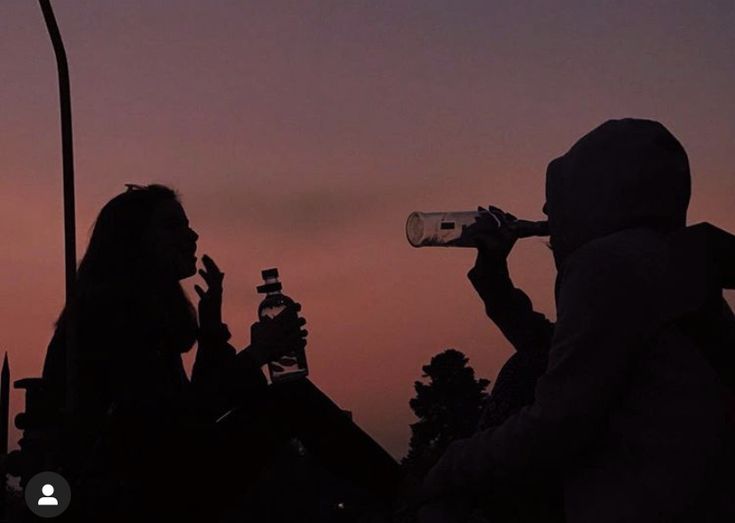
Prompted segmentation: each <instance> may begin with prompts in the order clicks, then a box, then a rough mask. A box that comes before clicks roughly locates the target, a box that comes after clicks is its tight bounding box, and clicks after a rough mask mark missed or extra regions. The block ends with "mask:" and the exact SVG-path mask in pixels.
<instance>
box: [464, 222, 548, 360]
mask: <svg viewBox="0 0 735 523" xmlns="http://www.w3.org/2000/svg"><path fill="white" fill-rule="evenodd" d="M478 210H479V211H480V218H478V220H477V223H476V224H475V225H473V226H472V227H471V228H470V229H468V230H467V231H466V233H467V234H468V235H471V236H472V238H473V240H474V242H475V244H476V245H477V259H476V261H475V266H474V267H473V268H472V269H471V270H470V271H469V272H468V273H467V277H468V278H469V280H470V282H471V283H472V286H473V287H474V289H475V291H476V292H477V294H478V295H479V296H480V298H481V299H482V301H483V304H484V305H485V312H486V314H487V315H488V317H489V318H490V319H491V320H492V321H493V322H494V323H495V324H496V325H497V326H498V328H499V329H500V331H501V332H502V333H503V335H504V336H505V337H506V338H507V339H508V341H509V342H510V343H511V345H513V347H514V348H515V350H516V351H518V352H548V349H549V345H550V343H551V336H552V335H553V331H554V324H553V323H551V322H550V321H549V320H548V319H546V317H545V316H544V315H543V314H541V313H539V312H536V311H534V310H533V306H532V304H531V300H530V299H529V298H528V296H526V294H525V293H524V292H523V291H522V290H520V289H517V288H516V287H515V286H514V285H513V282H512V281H511V278H510V272H509V271H508V262H507V258H508V255H509V254H510V251H511V250H512V248H513V246H514V245H515V242H516V239H517V236H516V235H515V233H514V232H513V230H512V229H511V228H509V227H508V224H509V223H510V222H511V221H512V220H514V219H515V218H514V217H513V215H511V214H508V213H505V212H503V211H501V210H500V209H498V208H495V207H489V208H488V210H487V211H485V210H484V209H482V208H480V209H478Z"/></svg>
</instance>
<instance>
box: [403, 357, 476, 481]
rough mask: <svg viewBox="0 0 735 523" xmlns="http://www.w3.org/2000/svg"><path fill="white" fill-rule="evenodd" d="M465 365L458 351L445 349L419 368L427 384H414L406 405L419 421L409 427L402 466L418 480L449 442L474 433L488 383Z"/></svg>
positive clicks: (465, 360)
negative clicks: (414, 395)
mask: <svg viewBox="0 0 735 523" xmlns="http://www.w3.org/2000/svg"><path fill="white" fill-rule="evenodd" d="M468 362H469V359H468V358H467V357H466V356H465V355H464V354H463V353H461V352H460V351H458V350H455V349H447V350H445V351H444V352H442V353H440V354H437V355H436V356H434V357H433V358H431V362H430V363H429V364H428V365H425V366H423V367H422V370H423V378H428V382H422V381H417V382H416V383H415V384H414V388H415V389H416V397H415V398H413V399H412V400H411V401H410V403H409V405H410V406H411V409H412V410H413V412H414V413H415V414H416V417H417V418H419V420H418V421H417V422H416V423H413V424H412V425H411V443H410V447H409V450H408V454H407V455H406V457H405V458H403V465H404V466H405V467H407V468H408V469H409V471H410V472H411V473H413V474H415V475H417V476H419V477H421V476H423V475H424V474H425V473H426V472H427V471H428V470H429V469H430V468H431V467H432V465H434V463H436V461H437V460H438V459H439V458H440V457H441V455H442V454H443V453H444V451H445V450H446V448H447V446H449V444H450V443H451V442H452V441H454V440H456V439H459V438H466V437H468V436H470V435H472V433H473V432H474V431H475V428H476V426H477V421H478V418H479V416H480V411H481V409H482V405H483V402H484V400H485V398H486V397H487V393H486V392H485V389H486V388H487V386H488V385H489V384H490V381H489V380H486V379H482V378H480V379H475V371H474V370H473V369H472V367H470V366H469V365H468Z"/></svg>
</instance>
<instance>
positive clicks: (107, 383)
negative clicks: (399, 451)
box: [43, 185, 392, 521]
mask: <svg viewBox="0 0 735 523" xmlns="http://www.w3.org/2000/svg"><path fill="white" fill-rule="evenodd" d="M197 239H198V235H197V233H196V232H194V230H193V229H192V228H191V227H190V225H189V221H188V219H187V217H186V214H185V212H184V209H183V207H182V206H181V204H180V202H179V199H178V198H177V195H176V193H175V192H174V191H172V190H171V189H169V188H167V187H164V186H160V185H149V186H144V187H141V186H133V185H131V186H128V190H127V191H126V192H124V193H122V194H120V195H118V196H116V197H115V198H113V199H112V200H111V201H110V202H108V203H107V204H106V205H105V206H104V208H103V209H102V211H101V212H100V214H99V217H98V218H97V221H96V223H95V226H94V229H93V232H92V235H91V238H90V242H89V247H88V249H87V252H86V254H85V255H84V258H83V259H82V261H81V263H80V266H79V271H78V286H77V289H78V291H77V297H76V306H77V338H78V347H77V353H78V383H77V385H76V387H77V391H76V395H77V397H78V405H77V412H76V413H75V416H74V419H73V422H72V425H71V427H68V426H67V427H66V430H65V436H66V437H62V438H61V441H60V444H59V445H60V447H59V454H60V456H59V458H58V461H59V466H60V468H61V470H62V471H63V473H64V474H65V476H66V477H67V479H69V480H70V482H71V483H72V490H73V495H74V500H75V502H74V504H73V507H72V510H70V514H71V515H70V516H69V517H70V518H72V520H74V521H83V520H87V519H88V520H94V521H102V520H105V521H131V520H133V519H138V520H140V519H141V518H143V519H144V520H153V519H156V520H158V519H160V518H164V517H165V518H166V519H174V520H178V521H182V520H185V521H203V520H205V519H206V520H213V521H216V518H215V516H216V515H217V514H218V513H221V512H223V507H224V506H225V505H226V504H227V503H228V501H230V500H237V499H241V498H242V497H243V495H244V493H246V492H247V491H248V489H250V488H252V487H253V485H254V483H255V482H256V481H257V477H258V473H259V471H260V470H261V469H262V468H263V466H264V465H265V464H266V463H267V462H268V460H269V458H270V457H271V456H272V454H273V453H274V452H275V451H276V449H277V448H278V446H279V445H282V444H283V443H284V442H286V441H288V439H289V438H290V437H292V436H293V434H294V433H299V436H300V437H301V438H302V440H304V441H305V443H308V444H310V445H311V447H312V448H313V449H314V451H315V452H317V453H318V452H322V453H323V454H324V455H325V456H327V458H326V461H327V462H330V460H331V461H332V462H335V463H338V462H339V461H340V456H341V455H344V454H354V453H355V452H353V451H354V450H355V449H356V448H358V450H359V452H357V454H360V455H362V456H365V455H369V454H370V453H371V452H373V453H374V454H373V456H372V457H374V455H375V453H377V454H378V455H379V461H380V459H382V460H383V462H384V463H387V465H386V467H388V468H390V466H391V464H392V460H390V458H389V457H387V455H384V453H383V454H381V451H382V449H379V447H377V445H376V444H375V443H374V442H372V440H370V439H369V438H368V437H367V435H365V434H364V433H362V432H361V431H360V430H359V429H358V428H357V427H356V426H354V425H352V424H351V423H349V420H348V419H347V418H346V416H344V415H343V413H342V411H340V410H339V409H338V408H337V407H336V406H335V405H334V404H333V403H331V401H330V400H329V399H328V398H326V396H324V395H323V394H321V393H320V392H319V391H318V389H316V387H314V386H313V385H312V384H311V383H310V382H308V381H306V380H302V382H300V383H296V384H293V385H290V386H288V387H278V388H277V387H272V386H271V387H269V386H267V382H266V380H265V377H264V376H263V374H262V372H261V370H260V367H261V366H262V365H264V364H265V363H267V362H269V361H272V360H275V359H277V358H279V357H281V356H282V355H283V354H285V353H286V352H288V351H289V350H291V349H292V348H293V347H295V346H299V345H300V346H302V347H303V346H305V344H306V335H307V332H306V330H304V329H303V326H304V324H305V320H304V319H303V318H300V317H299V315H298V312H299V310H300V306H299V305H298V304H296V305H294V306H291V307H290V308H288V309H286V310H285V311H284V312H283V313H282V314H280V315H279V316H278V317H276V318H274V319H272V320H267V321H264V322H258V323H256V324H254V325H253V327H252V330H251V345H250V346H249V347H247V348H245V349H244V350H242V351H240V352H237V351H236V350H235V348H233V347H232V346H231V345H230V344H229V343H228V340H229V338H230V334H229V331H228V329H227V326H226V324H224V323H223V321H222V317H221V306H222V282H223V276H224V275H223V273H222V272H221V271H220V270H219V268H218V267H217V265H216V264H215V262H214V261H213V260H212V259H211V258H209V257H208V256H206V255H205V256H203V257H202V263H203V267H204V268H203V269H202V270H199V274H200V275H201V277H202V278H203V280H204V283H205V286H204V288H203V287H202V286H199V285H197V286H196V287H195V289H196V291H197V294H198V295H199V305H198V320H197V311H196V310H195V308H194V307H193V305H192V303H191V302H190V301H189V299H188V297H187V295H186V293H185V292H184V290H183V289H182V287H181V283H180V282H181V280H183V279H185V278H188V277H191V276H194V275H195V274H196V273H197V266H196V262H197V257H196V248H197ZM65 328H66V316H65V313H64V312H62V314H61V316H60V319H59V321H58V323H57V327H56V331H55V333H54V336H53V339H52V341H51V343H50V345H49V348H48V353H47V356H46V361H45V365H44V371H43V378H44V381H45V383H46V388H47V390H48V391H50V392H51V394H50V395H51V396H52V398H55V404H54V405H53V407H54V408H53V409H52V410H55V411H56V412H58V413H61V412H63V410H62V409H63V398H64V395H65V387H66V381H65V366H66V351H65V339H66V338H65ZM195 343H198V349H197V354H196V360H195V363H194V367H193V370H192V377H191V380H189V378H188V377H187V375H186V373H185V371H184V367H183V364H182V354H183V353H186V352H187V351H189V350H191V349H192V347H193V345H194V344H195ZM233 413H234V414H233ZM225 414H228V415H227V416H224V415H225ZM223 416H224V417H226V418H227V419H226V421H224V422H219V423H218V422H217V421H218V420H220V419H221V418H222V417H223ZM309 418H311V419H312V420H317V421H320V422H321V426H320V427H318V428H315V429H312V430H311V431H309V430H305V429H304V426H305V425H307V423H306V422H307V421H308V420H309ZM325 434H330V435H326V436H325ZM335 435H336V436H340V435H341V436H343V438H341V440H340V442H339V444H334V443H335V442H334V438H335ZM330 438H331V439H330ZM361 445H363V446H362V448H360V446H361ZM355 446H356V447H355ZM348 447H350V448H349V449H348ZM366 448H367V449H369V450H368V451H365V452H363V451H364V450H365V449H366ZM340 453H342V454H340ZM343 461H345V462H346V463H351V464H354V463H356V461H355V460H352V461H350V460H349V459H346V460H343ZM363 465H364V464H361V463H357V465H356V468H353V469H352V470H349V471H348V474H350V473H354V475H356V476H359V475H360V474H361V470H362V469H361V467H363ZM363 468H364V467H363ZM203 518H204V519H203Z"/></svg>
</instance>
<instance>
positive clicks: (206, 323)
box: [194, 254, 229, 341]
mask: <svg viewBox="0 0 735 523" xmlns="http://www.w3.org/2000/svg"><path fill="white" fill-rule="evenodd" d="M202 263H203V264H204V269H200V270H199V275H200V276H201V277H202V278H203V279H204V282H205V283H206V284H207V290H204V289H202V287H200V286H199V285H194V290H195V291H196V293H197V294H198V295H199V328H200V331H201V332H202V334H203V335H204V336H217V335H221V334H223V331H227V327H226V326H225V325H224V324H223V323H222V281H223V280H224V277H225V274H224V273H223V272H222V271H220V270H219V267H217V264H216V263H214V260H213V259H212V258H210V257H209V256H207V255H206V254H205V255H204V256H202ZM228 338H229V332H227V334H226V336H225V340H224V341H227V339H228Z"/></svg>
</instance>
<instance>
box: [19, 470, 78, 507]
mask: <svg viewBox="0 0 735 523" xmlns="http://www.w3.org/2000/svg"><path fill="white" fill-rule="evenodd" d="M25 498H26V505H27V506H28V508H29V509H30V511H31V512H33V513H34V514H35V515H36V516H40V517H42V518H55V517H56V516H60V515H61V514H63V513H64V511H65V510H66V509H67V508H69V503H70V502H71V488H70V487H69V483H68V482H67V481H66V480H65V479H64V478H63V477H62V476H61V475H59V474H57V473H56V472H39V473H38V474H36V475H35V476H33V477H32V478H31V479H30V481H29V482H28V483H27V484H26V488H25Z"/></svg>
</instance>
